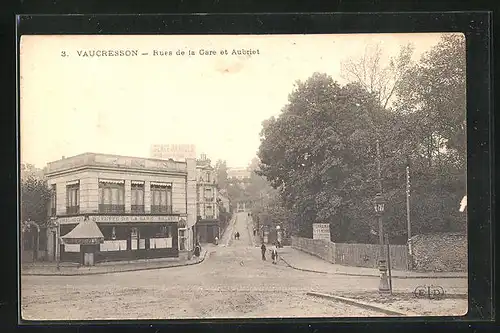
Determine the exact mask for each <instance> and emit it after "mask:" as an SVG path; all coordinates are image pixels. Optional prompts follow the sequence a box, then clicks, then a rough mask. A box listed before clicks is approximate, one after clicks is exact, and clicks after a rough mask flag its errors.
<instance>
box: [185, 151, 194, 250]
mask: <svg viewBox="0 0 500 333" xmlns="http://www.w3.org/2000/svg"><path fill="white" fill-rule="evenodd" d="M186 164H187V177H186V180H185V186H186V188H187V196H186V197H185V199H184V200H185V202H186V205H187V221H186V222H187V235H188V241H187V248H188V249H189V250H193V249H194V243H195V241H194V228H195V227H196V159H194V158H188V159H186Z"/></svg>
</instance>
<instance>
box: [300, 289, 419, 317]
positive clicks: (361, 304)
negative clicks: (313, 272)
mask: <svg viewBox="0 0 500 333" xmlns="http://www.w3.org/2000/svg"><path fill="white" fill-rule="evenodd" d="M306 295H308V296H313V297H319V298H324V299H328V300H333V301H338V302H342V303H346V304H349V305H353V306H357V307H360V308H363V309H367V310H371V311H376V312H380V313H384V314H386V315H390V316H406V317H407V316H410V317H419V315H418V314H416V313H413V312H400V311H396V310H394V309H391V308H389V307H381V306H380V305H378V304H377V305H375V304H373V303H367V302H363V301H359V300H355V299H352V298H346V297H341V296H335V295H330V294H323V293H318V292H312V291H310V292H307V293H306Z"/></svg>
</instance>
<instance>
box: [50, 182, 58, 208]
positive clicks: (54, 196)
mask: <svg viewBox="0 0 500 333" xmlns="http://www.w3.org/2000/svg"><path fill="white" fill-rule="evenodd" d="M50 190H51V192H50V216H56V214H57V187H56V184H52V185H51V187H50Z"/></svg>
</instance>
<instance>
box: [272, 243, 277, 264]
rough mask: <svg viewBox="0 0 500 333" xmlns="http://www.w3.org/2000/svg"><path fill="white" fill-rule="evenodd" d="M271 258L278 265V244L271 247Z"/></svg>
mask: <svg viewBox="0 0 500 333" xmlns="http://www.w3.org/2000/svg"><path fill="white" fill-rule="evenodd" d="M271 258H272V259H273V264H275V265H276V263H277V262H278V249H277V248H276V245H274V246H273V247H272V248H271Z"/></svg>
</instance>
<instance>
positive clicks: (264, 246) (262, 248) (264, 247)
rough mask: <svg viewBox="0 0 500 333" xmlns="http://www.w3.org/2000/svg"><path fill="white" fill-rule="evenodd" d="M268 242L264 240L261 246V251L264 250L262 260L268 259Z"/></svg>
mask: <svg viewBox="0 0 500 333" xmlns="http://www.w3.org/2000/svg"><path fill="white" fill-rule="evenodd" d="M266 250H267V249H266V244H264V242H262V245H261V246H260V252H262V260H266Z"/></svg>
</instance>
